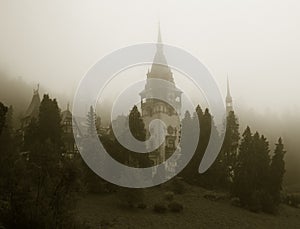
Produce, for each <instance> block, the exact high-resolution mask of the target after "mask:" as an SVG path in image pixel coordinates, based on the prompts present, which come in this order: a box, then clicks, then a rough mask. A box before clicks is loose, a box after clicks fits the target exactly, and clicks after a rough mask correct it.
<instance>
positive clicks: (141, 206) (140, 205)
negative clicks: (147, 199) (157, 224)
mask: <svg viewBox="0 0 300 229" xmlns="http://www.w3.org/2000/svg"><path fill="white" fill-rule="evenodd" d="M137 207H138V208H140V209H145V208H147V204H145V203H139V204H138V205H137Z"/></svg>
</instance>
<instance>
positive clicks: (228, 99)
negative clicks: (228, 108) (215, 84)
mask: <svg viewBox="0 0 300 229" xmlns="http://www.w3.org/2000/svg"><path fill="white" fill-rule="evenodd" d="M231 101H232V97H231V94H230V87H229V79H228V76H227V95H226V102H231Z"/></svg>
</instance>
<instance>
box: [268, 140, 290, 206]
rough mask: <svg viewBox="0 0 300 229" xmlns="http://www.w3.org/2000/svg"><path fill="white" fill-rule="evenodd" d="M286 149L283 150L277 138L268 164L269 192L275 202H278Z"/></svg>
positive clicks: (280, 141)
mask: <svg viewBox="0 0 300 229" xmlns="http://www.w3.org/2000/svg"><path fill="white" fill-rule="evenodd" d="M285 154H286V151H285V150H284V145H283V143H282V139H281V138H279V139H278V143H277V144H276V148H275V151H274V155H273V157H272V161H271V165H270V184H269V185H270V186H269V189H270V193H271V195H272V197H273V199H274V201H275V203H277V204H278V203H279V202H280V191H281V190H282V180H283V175H284V173H285V168H284V167H285V162H284V155H285Z"/></svg>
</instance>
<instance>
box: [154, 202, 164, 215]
mask: <svg viewBox="0 0 300 229" xmlns="http://www.w3.org/2000/svg"><path fill="white" fill-rule="evenodd" d="M153 210H154V211H155V212H157V213H165V212H166V210H167V208H166V206H165V205H164V204H163V203H156V204H154V207H153Z"/></svg>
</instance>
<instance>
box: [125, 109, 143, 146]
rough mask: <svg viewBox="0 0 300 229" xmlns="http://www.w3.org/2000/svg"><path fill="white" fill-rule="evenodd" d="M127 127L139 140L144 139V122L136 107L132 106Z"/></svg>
mask: <svg viewBox="0 0 300 229" xmlns="http://www.w3.org/2000/svg"><path fill="white" fill-rule="evenodd" d="M129 129H130V131H131V133H132V135H133V136H134V137H135V138H136V139H137V140H139V141H145V140H146V130H145V123H144V121H143V119H142V117H141V114H140V112H139V110H138V108H137V106H134V107H133V108H132V110H131V111H130V114H129Z"/></svg>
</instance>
